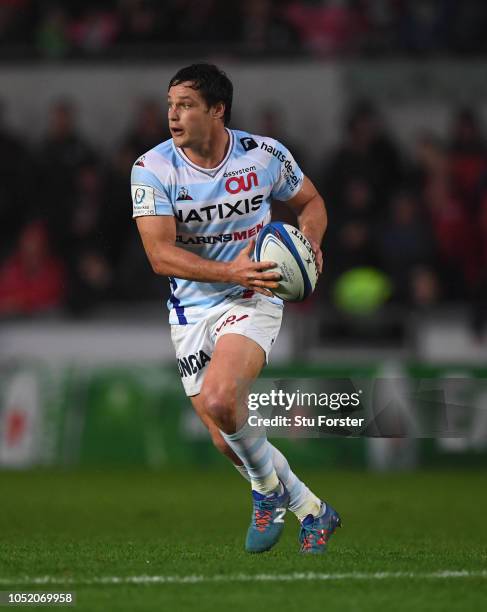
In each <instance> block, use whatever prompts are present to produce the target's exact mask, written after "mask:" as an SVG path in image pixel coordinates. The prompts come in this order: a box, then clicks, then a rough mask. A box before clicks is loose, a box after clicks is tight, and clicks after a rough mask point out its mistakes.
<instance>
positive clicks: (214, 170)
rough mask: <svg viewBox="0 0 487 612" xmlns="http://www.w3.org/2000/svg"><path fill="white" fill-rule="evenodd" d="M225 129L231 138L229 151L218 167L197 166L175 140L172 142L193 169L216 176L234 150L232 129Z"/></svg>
mask: <svg viewBox="0 0 487 612" xmlns="http://www.w3.org/2000/svg"><path fill="white" fill-rule="evenodd" d="M225 130H226V131H227V133H228V136H229V138H230V140H229V144H228V151H227V154H226V155H225V157H224V158H223V159H222V161H221V162H220V163H219V164H218V166H217V167H216V168H202V167H201V166H197V165H196V164H194V163H193V162H192V161H191V160H190V159H189V157H188V156H187V155H186V154H185V153H184V151H183V150H182V149H181V148H180V147H177V146H176V145H175V144H174V140H173V142H172V146H173V147H174V149H175V150H176V153H177V154H178V155H179V156H180V157H181V158H182V159H183V160H184V161H185V162H186V163H187V164H188V166H190V167H191V168H193V170H198V172H203V174H206V175H208V176H211V177H215V176H216V175H217V174H218V173H219V172H220V170H221V169H222V168H223V166H225V164H226V163H227V161H228V160H229V158H230V155H231V154H232V151H233V144H234V138H233V132H232V130H229V129H228V128H225Z"/></svg>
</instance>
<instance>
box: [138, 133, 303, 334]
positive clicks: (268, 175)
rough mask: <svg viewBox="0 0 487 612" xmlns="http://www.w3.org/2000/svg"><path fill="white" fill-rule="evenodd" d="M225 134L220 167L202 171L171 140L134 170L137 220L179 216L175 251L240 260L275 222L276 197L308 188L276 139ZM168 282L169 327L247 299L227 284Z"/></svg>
mask: <svg viewBox="0 0 487 612" xmlns="http://www.w3.org/2000/svg"><path fill="white" fill-rule="evenodd" d="M227 131H228V134H229V136H230V145H229V148H228V152H227V154H226V156H225V159H223V161H222V162H221V163H220V165H219V166H218V167H217V168H212V169H207V168H200V167H199V166H196V165H195V164H194V163H192V162H191V161H190V160H189V159H188V157H187V156H186V155H185V154H184V153H183V151H182V150H181V149H180V148H178V147H176V146H175V145H174V143H173V140H172V138H171V139H170V140H166V141H165V142H163V143H161V144H159V145H157V146H156V147H154V148H153V149H151V150H150V151H148V152H147V153H145V154H144V155H142V156H141V157H139V159H138V160H137V161H136V162H135V164H134V166H133V169H132V201H133V216H134V217H140V216H147V215H173V216H174V217H176V246H178V247H181V248H183V249H185V250H187V251H191V252H192V253H196V254H197V255H199V256H201V257H204V258H205V259H212V260H216V261H231V260H232V259H235V257H236V256H237V255H238V253H239V251H240V250H241V249H242V248H243V247H244V246H245V245H247V244H248V242H249V240H251V239H252V238H255V237H256V236H257V234H258V233H259V231H260V230H261V229H262V228H263V226H264V225H265V224H267V223H268V222H269V221H270V218H271V201H272V199H276V200H281V201H286V200H289V199H290V198H292V197H293V196H294V195H296V194H297V193H298V191H299V190H300V188H301V186H302V183H303V173H302V171H301V169H300V168H299V167H298V165H297V164H296V162H295V161H294V159H293V157H292V155H291V153H290V152H289V151H288V150H287V149H286V148H285V147H284V146H283V145H282V144H281V143H279V142H278V141H277V140H274V139H273V138H267V137H264V136H255V135H253V134H248V133H247V132H241V131H238V130H228V129H227ZM169 282H170V285H171V297H170V298H169V301H168V308H169V311H170V314H169V322H170V323H171V324H179V325H186V324H188V323H195V322H197V321H198V320H200V319H201V318H202V317H204V316H205V313H206V311H207V310H208V308H212V307H213V306H218V305H220V304H222V303H223V302H224V301H225V300H228V301H231V300H232V299H235V298H239V297H245V296H246V295H248V294H249V291H248V290H246V289H245V288H244V287H241V286H240V285H230V284H228V283H201V282H196V281H189V280H183V279H179V278H172V277H170V278H169ZM269 299H271V300H272V301H274V302H276V303H281V300H279V299H277V298H269Z"/></svg>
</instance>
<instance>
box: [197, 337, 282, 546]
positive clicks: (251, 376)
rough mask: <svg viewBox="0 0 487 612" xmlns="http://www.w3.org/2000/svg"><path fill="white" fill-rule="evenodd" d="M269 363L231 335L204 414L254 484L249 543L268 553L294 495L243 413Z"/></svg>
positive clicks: (218, 353)
mask: <svg viewBox="0 0 487 612" xmlns="http://www.w3.org/2000/svg"><path fill="white" fill-rule="evenodd" d="M264 363H265V353H264V350H263V349H262V347H260V346H259V345H258V344H257V343H256V342H255V341H254V340H251V339H250V338H247V337H245V336H243V335H240V334H235V333H232V334H226V335H224V336H222V337H220V338H219V339H218V341H217V343H216V346H215V350H214V352H213V355H212V359H211V364H210V366H209V368H208V371H207V372H206V375H205V380H204V382H203V386H202V388H201V394H200V395H201V401H202V406H203V412H204V415H205V416H207V417H209V418H210V419H211V420H212V421H213V423H214V424H215V425H217V427H218V428H219V429H220V431H221V435H222V438H223V439H224V440H225V442H226V443H227V444H228V446H229V447H231V449H232V450H233V451H234V452H235V454H236V455H237V456H238V457H239V459H241V461H242V463H243V465H244V466H245V468H246V470H247V472H248V474H249V476H250V479H251V483H252V503H253V511H252V520H251V523H250V526H249V528H248V531H247V537H246V541H245V548H246V550H247V551H249V552H264V551H266V550H269V549H270V548H272V547H273V546H274V545H275V544H276V543H277V541H278V540H279V537H280V535H281V533H282V530H283V527H284V515H285V513H286V509H287V507H288V504H289V493H288V491H287V490H286V488H285V487H284V486H283V485H282V483H281V482H280V481H279V478H278V476H277V473H276V470H275V469H274V464H273V458H272V451H271V449H270V447H269V444H268V442H267V439H266V437H265V432H264V435H261V436H257V437H256V436H255V434H254V435H253V437H250V438H249V437H248V427H246V426H245V425H243V422H246V415H245V413H244V412H245V411H243V410H239V407H240V406H239V403H240V402H242V401H244V402H245V406H246V397H247V394H246V390H247V388H248V385H250V384H251V382H252V381H253V380H255V378H256V377H257V376H258V375H259V373H260V370H261V369H262V367H263V365H264ZM242 425H243V426H242Z"/></svg>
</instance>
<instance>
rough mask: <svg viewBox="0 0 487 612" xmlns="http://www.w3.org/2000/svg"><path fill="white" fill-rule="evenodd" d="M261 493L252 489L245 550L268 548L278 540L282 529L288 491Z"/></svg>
mask: <svg viewBox="0 0 487 612" xmlns="http://www.w3.org/2000/svg"><path fill="white" fill-rule="evenodd" d="M283 489H284V490H283V492H282V493H281V494H279V493H273V494H272V495H267V496H265V495H262V494H261V493H258V492H257V491H252V501H253V508H252V522H251V523H250V527H249V529H248V531H247V539H246V540H245V550H246V551H247V552H252V553H260V552H264V551H266V550H270V549H271V548H272V547H273V546H274V544H276V543H277V541H278V540H279V538H280V536H281V533H282V530H283V529H284V515H285V514H286V510H287V507H288V506H289V493H288V492H287V490H286V488H285V487H284V486H283Z"/></svg>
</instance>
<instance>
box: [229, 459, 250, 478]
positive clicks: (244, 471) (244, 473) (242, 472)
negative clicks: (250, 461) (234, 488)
mask: <svg viewBox="0 0 487 612" xmlns="http://www.w3.org/2000/svg"><path fill="white" fill-rule="evenodd" d="M233 467H234V468H235V469H236V470H237V472H238V473H239V474H240V476H242V477H243V478H245V480H247V481H248V482H250V476H249V473H248V472H247V468H246V467H245V465H235V463H234V464H233Z"/></svg>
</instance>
